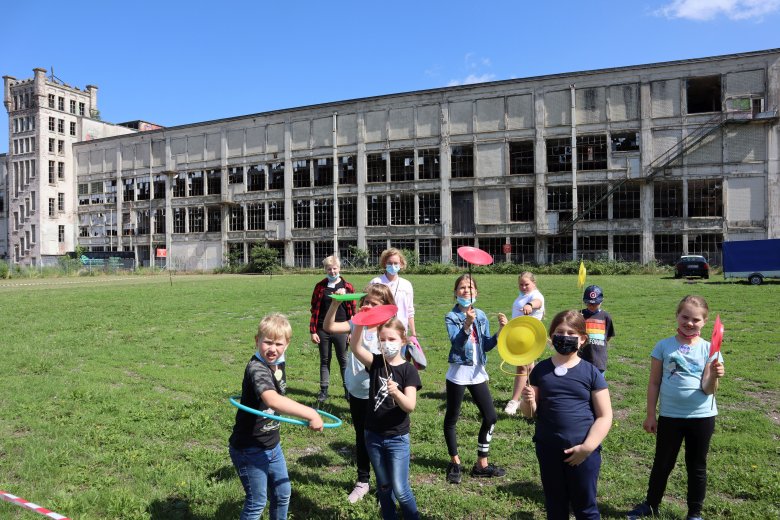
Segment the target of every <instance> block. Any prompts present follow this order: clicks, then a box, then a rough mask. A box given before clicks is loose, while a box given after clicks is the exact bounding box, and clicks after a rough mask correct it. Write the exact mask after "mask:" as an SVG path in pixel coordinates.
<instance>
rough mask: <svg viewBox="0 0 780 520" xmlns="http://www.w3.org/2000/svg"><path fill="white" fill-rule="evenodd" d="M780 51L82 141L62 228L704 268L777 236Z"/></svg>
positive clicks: (138, 239)
mask: <svg viewBox="0 0 780 520" xmlns="http://www.w3.org/2000/svg"><path fill="white" fill-rule="evenodd" d="M779 60H780V49H774V50H767V51H759V52H749V53H741V54H735V55H729V56H718V57H712V58H701V59H690V60H682V61H676V62H668V63H657V64H650V65H641V66H631V67H619V68H613V69H604V70H595V71H584V72H576V73H566V74H554V75H549V76H541V77H534V78H526V79H517V80H507V81H497V82H491V83H482V84H475V85H465V86H457V87H447V88H440V89H433V90H426V91H418V92H410V93H403V94H393V95H386V96H377V97H371V98H363V99H356V100H349V101H341V102H334V103H325V104H321V105H314V106H306V107H299V108H291V109H285V110H278V111H273V112H266V113H261V114H252V115H247V116H240V117H234V118H228V119H222V120H217V121H208V122H202V123H195V124H190V125H184V126H177V127H172V128H165V129H157V130H151V131H147V132H138V133H132V134H128V135H117V136H114V137H106V138H103V139H96V140H90V141H83V140H82V141H81V142H77V143H74V144H73V145H72V149H73V165H74V168H75V172H74V173H75V175H74V180H73V185H74V187H73V190H74V193H76V196H75V197H74V200H73V203H74V208H75V209H74V211H73V216H74V217H75V218H74V225H73V229H72V230H70V232H72V233H73V235H74V237H75V240H77V241H78V243H79V244H81V245H82V246H84V247H86V248H87V249H89V250H93V251H102V250H109V249H119V250H131V251H134V252H136V254H137V257H138V260H139V262H141V263H142V264H148V263H149V262H150V261H153V260H154V258H155V256H156V250H158V249H165V250H166V252H167V260H168V262H173V263H174V264H175V265H176V267H177V268H186V269H206V268H213V267H216V266H219V265H222V264H223V262H224V261H225V258H226V257H227V256H228V255H230V254H232V255H233V256H234V257H238V258H243V259H244V260H246V259H247V257H248V254H249V250H250V248H251V247H252V245H254V244H263V245H267V246H269V247H272V248H275V249H277V250H278V251H279V257H280V260H281V261H283V262H284V263H285V264H287V265H296V266H306V267H310V266H317V265H319V263H320V261H321V260H322V258H323V257H325V256H327V255H329V254H331V253H332V252H333V251H334V250H336V251H339V253H340V254H341V256H342V257H344V258H347V259H348V258H349V256H350V254H349V249H350V246H355V247H358V248H360V249H367V250H368V251H369V254H370V256H371V258H372V259H376V258H377V257H378V255H379V253H380V252H381V251H382V250H383V249H385V248H387V247H388V246H393V247H398V248H405V249H412V250H415V251H417V253H418V254H419V258H420V261H421V262H426V261H437V262H438V261H444V262H447V261H451V260H452V259H454V258H456V255H455V250H456V249H457V247H458V246H461V245H473V246H478V247H480V248H482V249H485V250H487V251H488V252H490V253H491V254H492V255H494V257H495V258H496V259H497V260H507V261H512V262H538V263H547V262H554V261H559V260H564V259H572V258H581V257H584V258H605V259H606V258H608V259H615V260H628V261H640V262H648V261H651V260H654V259H655V260H658V261H661V262H672V261H674V260H675V259H676V258H677V257H678V256H679V255H681V254H683V253H691V254H694V253H695V254H703V255H705V256H708V257H710V258H711V260H712V261H713V262H714V263H716V264H717V263H719V256H720V248H721V243H722V242H723V241H724V240H734V239H746V238H768V237H770V238H771V237H777V236H778V229H780V183H779V182H778V180H779V178H780V162H779V160H778V156H779V155H780V145H779V144H778V143H780V133H779V130H778V124H777V123H778V117H777V106H778V101H779V97H780V88H779V87H780V61H779ZM9 194H10V191H9ZM13 233H14V231H11V232H10V234H11V235H13ZM11 242H13V241H11Z"/></svg>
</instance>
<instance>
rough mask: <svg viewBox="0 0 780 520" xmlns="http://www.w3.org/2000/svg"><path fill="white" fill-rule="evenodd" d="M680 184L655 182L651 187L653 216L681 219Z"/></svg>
mask: <svg viewBox="0 0 780 520" xmlns="http://www.w3.org/2000/svg"><path fill="white" fill-rule="evenodd" d="M682 199H683V197H682V182H679V181H678V182H656V183H655V184H654V185H653V216H654V217H655V218H670V217H682V216H683V211H682V210H683V205H682Z"/></svg>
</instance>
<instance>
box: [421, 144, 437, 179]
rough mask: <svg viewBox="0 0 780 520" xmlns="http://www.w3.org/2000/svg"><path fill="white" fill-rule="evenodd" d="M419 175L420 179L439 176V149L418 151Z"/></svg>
mask: <svg viewBox="0 0 780 520" xmlns="http://www.w3.org/2000/svg"><path fill="white" fill-rule="evenodd" d="M417 176H418V178H419V179H426V180H427V179H438V178H439V149H438V148H430V149H428V150H418V151H417Z"/></svg>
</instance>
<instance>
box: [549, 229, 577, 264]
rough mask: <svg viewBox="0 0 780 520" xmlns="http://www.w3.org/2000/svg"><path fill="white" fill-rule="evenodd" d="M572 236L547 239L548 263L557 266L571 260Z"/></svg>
mask: <svg viewBox="0 0 780 520" xmlns="http://www.w3.org/2000/svg"><path fill="white" fill-rule="evenodd" d="M571 240H572V238H571V235H564V236H557V237H549V238H548V239H547V263H548V264H557V263H558V262H565V261H567V260H571V253H572V243H571Z"/></svg>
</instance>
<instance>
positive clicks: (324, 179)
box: [314, 157, 333, 186]
mask: <svg viewBox="0 0 780 520" xmlns="http://www.w3.org/2000/svg"><path fill="white" fill-rule="evenodd" d="M332 184H333V158H332V157H327V158H322V159H315V160H314V185H315V186H330V185H332Z"/></svg>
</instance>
